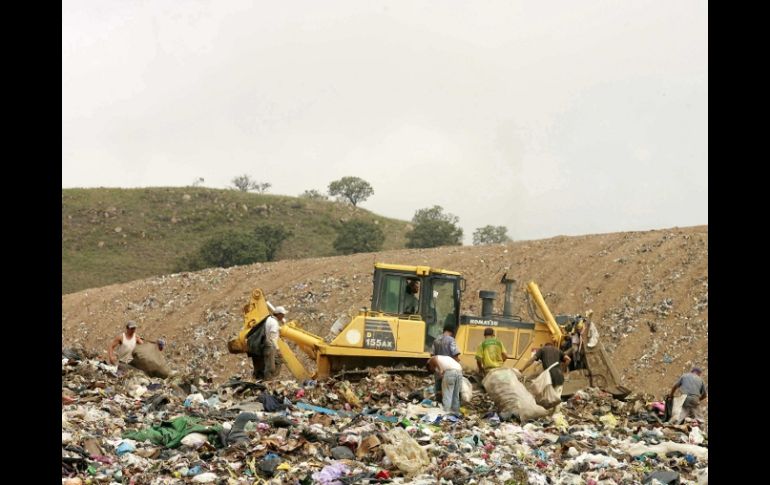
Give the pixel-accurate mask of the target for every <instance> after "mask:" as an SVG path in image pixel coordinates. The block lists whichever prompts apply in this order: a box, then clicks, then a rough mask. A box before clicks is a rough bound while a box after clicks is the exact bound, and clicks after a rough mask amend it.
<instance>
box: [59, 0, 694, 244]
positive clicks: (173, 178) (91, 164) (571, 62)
mask: <svg viewBox="0 0 770 485" xmlns="http://www.w3.org/2000/svg"><path fill="white" fill-rule="evenodd" d="M242 173H247V174H250V175H252V176H253V177H254V178H255V179H257V180H258V181H264V182H270V183H272V184H273V187H272V189H271V193H276V194H287V195H298V194H300V193H301V192H303V191H304V190H306V189H318V190H321V191H325V190H326V188H327V186H328V184H329V182H331V181H332V180H335V179H338V178H340V177H343V176H346V175H353V176H358V177H361V178H363V179H365V180H367V181H369V182H370V183H371V184H372V186H373V187H374V190H375V194H374V196H372V197H371V198H370V199H369V200H367V201H366V202H365V203H363V204H362V206H363V207H365V208H367V209H370V210H372V211H374V212H376V213H379V214H382V215H385V216H389V217H395V218H400V219H411V217H412V215H413V214H414V212H415V210H416V209H419V208H423V207H429V206H432V205H434V204H438V205H441V206H443V207H444V208H445V209H446V210H447V211H448V212H451V213H453V214H456V215H457V216H459V217H460V224H461V225H462V227H463V228H464V230H465V234H466V237H465V239H466V243H469V242H470V237H471V235H472V233H473V230H474V229H475V228H477V227H480V226H484V225H487V224H494V225H505V226H507V227H508V233H509V235H510V236H512V237H513V238H514V239H517V240H519V239H535V238H541V237H550V236H555V235H559V234H568V235H575V234H586V233H598V232H615V231H623V230H643V229H656V228H664V227H671V226H689V225H697V224H707V223H708V6H707V2H706V1H691V0H676V1H670V0H665V1H640V0H635V1H593V0H591V1H588V0H581V1H574V0H566V1H526V2H525V1H512V0H505V1H483V2H479V1H468V2H462V1H434V2H418V1H414V0H403V1H401V0H398V1H395V0H394V1H381V0H374V1H360V0H350V1H328V0H327V1H317V0H314V1H301V2H300V1H269V2H268V1H264V2H252V1H244V0H227V1H208V0H196V1H193V0H186V1H185V0H173V1H167V0H153V1H126V0H90V1H81V0H64V2H63V4H62V186H63V187H100V186H101V187H147V186H182V185H189V184H191V183H192V182H193V181H194V180H195V179H196V178H197V177H203V178H204V179H205V183H204V184H203V185H204V186H207V187H218V188H223V187H225V186H227V185H229V183H230V180H231V179H232V178H233V177H234V176H235V175H238V174H242Z"/></svg>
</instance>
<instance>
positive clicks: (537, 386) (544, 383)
mask: <svg viewBox="0 0 770 485" xmlns="http://www.w3.org/2000/svg"><path fill="white" fill-rule="evenodd" d="M554 365H556V364H553V365H551V366H550V367H548V368H547V369H545V370H544V371H543V372H541V373H540V375H539V376H537V377H536V378H534V379H533V380H532V392H533V393H534V394H535V396H537V395H539V394H542V393H543V392H544V391H545V389H546V388H547V387H548V386H550V385H552V384H553V382H552V381H551V368H552V367H553V366H554Z"/></svg>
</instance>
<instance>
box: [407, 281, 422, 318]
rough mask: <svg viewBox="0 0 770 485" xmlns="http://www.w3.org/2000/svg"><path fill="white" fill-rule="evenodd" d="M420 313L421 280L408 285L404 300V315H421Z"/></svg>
mask: <svg viewBox="0 0 770 485" xmlns="http://www.w3.org/2000/svg"><path fill="white" fill-rule="evenodd" d="M419 311H420V280H409V281H408V283H407V284H406V297H405V298H404V313H409V314H413V313H419Z"/></svg>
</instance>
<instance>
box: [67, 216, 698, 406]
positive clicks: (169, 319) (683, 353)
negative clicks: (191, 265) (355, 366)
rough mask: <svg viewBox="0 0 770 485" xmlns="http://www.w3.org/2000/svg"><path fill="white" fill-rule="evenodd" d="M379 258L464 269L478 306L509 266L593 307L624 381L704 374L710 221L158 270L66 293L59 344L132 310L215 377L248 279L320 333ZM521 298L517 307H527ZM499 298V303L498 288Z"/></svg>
mask: <svg viewBox="0 0 770 485" xmlns="http://www.w3.org/2000/svg"><path fill="white" fill-rule="evenodd" d="M179 204H180V205H181V202H180V203H179ZM168 212H170V209H169V211H167V213H168ZM375 261H382V262H391V263H402V264H415V265H416V264H419V265H430V266H434V267H442V268H446V269H453V270H457V271H461V272H462V273H463V274H464V276H465V278H466V279H467V289H466V292H465V294H464V297H463V306H462V311H463V313H478V312H479V311H480V302H479V300H478V291H479V290H480V289H492V290H498V291H499V290H501V287H500V285H499V281H500V277H501V276H502V274H503V273H504V272H508V273H509V275H512V276H513V277H514V278H516V279H517V280H518V282H519V285H520V286H522V287H523V284H525V283H526V282H527V281H529V280H535V281H537V282H538V284H539V285H540V287H541V289H542V291H543V294H544V297H545V299H546V301H547V302H548V304H549V306H550V307H551V309H552V310H553V311H554V312H555V313H580V312H584V311H585V310H586V309H588V308H591V309H593V310H594V321H595V322H596V323H597V324H598V328H599V330H600V332H601V338H602V340H603V342H604V343H605V345H606V346H607V347H608V350H610V351H611V353H612V355H613V358H614V359H615V363H616V366H617V368H618V370H619V371H620V372H621V373H622V374H623V375H624V377H625V380H626V385H627V386H628V387H630V388H632V389H634V390H639V391H646V392H654V393H656V394H658V396H660V395H661V394H662V393H663V392H665V391H666V390H667V389H670V387H671V385H672V383H673V382H674V379H675V377H676V376H677V375H678V374H680V373H681V372H682V371H684V370H685V369H688V368H689V367H691V366H692V365H694V364H697V365H699V366H701V367H703V368H704V371H705V373H704V378H705V379H706V380H707V381H708V346H707V342H708V226H697V227H688V228H674V229H664V230H655V231H644V232H626V233H612V234H598V235H586V236H578V237H555V238H552V239H546V240H539V241H522V242H516V243H511V244H508V245H495V246H472V247H470V246H462V247H444V248H434V249H420V250H417V249H413V250H404V249H402V250H391V251H384V252H380V253H368V254H356V255H352V256H345V257H341V256H340V257H325V258H313V259H304V260H284V261H278V262H273V263H261V264H254V265H249V266H241V267H234V268H229V269H209V270H204V271H200V272H197V273H182V274H172V275H166V276H159V277H153V278H149V279H145V280H138V281H132V282H130V283H124V284H115V285H111V286H106V287H102V288H96V289H91V290H86V291H80V292H77V293H73V294H68V295H64V296H63V298H62V312H63V316H62V326H63V328H62V345H63V346H68V345H83V346H85V347H86V348H90V349H96V350H99V351H101V352H103V353H105V354H106V350H105V349H106V346H107V344H108V342H109V340H110V339H111V338H112V337H114V336H115V335H116V334H118V333H119V332H120V331H121V329H122V326H123V325H124V324H125V321H126V320H128V319H135V320H137V321H138V322H139V325H140V335H144V336H147V337H150V338H157V337H161V336H164V337H165V338H166V339H167V340H168V341H169V342H170V345H169V353H168V358H169V359H170V361H171V362H172V364H173V365H174V366H175V367H177V368H178V369H180V370H192V369H196V370H197V371H201V369H207V370H209V371H210V372H211V374H212V377H213V378H214V379H215V380H224V379H227V378H228V377H229V376H231V375H235V374H238V373H242V374H244V375H246V374H248V372H249V371H250V366H251V364H250V362H248V359H247V358H246V357H245V356H243V355H231V354H228V353H227V349H226V346H225V345H226V341H227V340H228V339H229V338H230V337H231V336H232V335H234V334H235V332H237V330H238V329H239V328H240V326H241V325H242V314H241V308H242V306H243V305H244V304H245V303H246V302H247V301H248V298H249V294H250V292H251V290H252V289H253V288H257V287H259V288H262V289H263V290H264V291H265V292H266V294H267V295H268V298H269V300H270V301H271V302H272V303H274V304H280V305H284V306H286V307H287V308H288V309H289V315H288V318H289V319H290V320H292V319H296V320H298V321H299V322H300V323H301V324H302V325H303V326H305V327H306V328H308V329H309V330H311V331H314V332H316V333H319V334H321V335H325V334H326V331H327V330H328V328H329V326H330V325H331V324H332V322H334V320H335V319H336V318H337V316H338V315H340V314H342V313H345V312H354V311H355V310H356V309H358V308H360V307H363V306H367V305H368V304H369V300H370V293H371V287H372V278H371V272H372V265H373V264H374V262H375ZM499 294H501V293H499ZM518 296H519V298H517V302H516V303H517V308H516V309H515V310H516V311H517V312H518V313H519V314H521V315H526V311H525V308H524V305H523V303H524V302H523V298H522V297H521V293H519V294H518ZM496 303H497V304H496V308H495V310H496V311H501V310H502V298H501V297H499V298H498V301H497V302H496Z"/></svg>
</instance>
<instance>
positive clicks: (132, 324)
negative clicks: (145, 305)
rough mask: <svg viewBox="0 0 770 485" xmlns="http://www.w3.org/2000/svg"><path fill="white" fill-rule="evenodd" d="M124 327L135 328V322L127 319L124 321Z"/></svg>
mask: <svg viewBox="0 0 770 485" xmlns="http://www.w3.org/2000/svg"><path fill="white" fill-rule="evenodd" d="M126 328H136V322H135V321H133V320H129V321H128V322H127V323H126Z"/></svg>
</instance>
